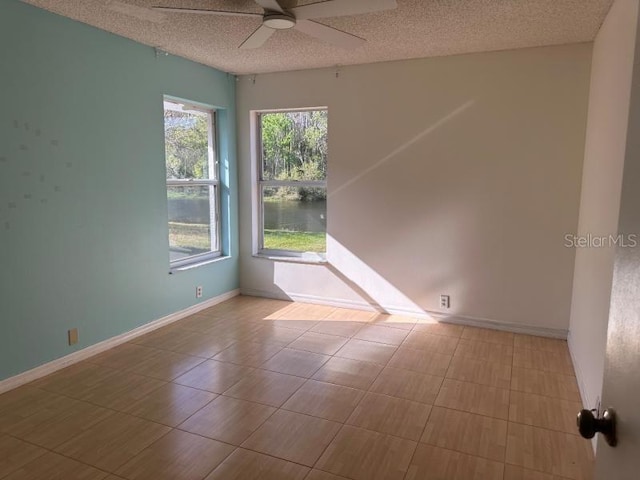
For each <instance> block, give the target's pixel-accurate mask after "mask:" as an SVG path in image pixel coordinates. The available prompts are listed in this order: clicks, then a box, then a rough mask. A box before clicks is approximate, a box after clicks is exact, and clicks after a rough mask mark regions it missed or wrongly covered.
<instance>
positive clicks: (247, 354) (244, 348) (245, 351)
mask: <svg viewBox="0 0 640 480" xmlns="http://www.w3.org/2000/svg"><path fill="white" fill-rule="evenodd" d="M280 350H282V347H281V346H279V345H274V344H269V343H256V342H239V343H236V344H234V345H232V346H230V347H229V348H227V349H226V350H223V351H222V352H220V353H219V354H218V355H216V356H215V357H213V359H214V360H219V361H221V362H231V363H237V364H238V365H245V366H247V367H259V366H260V365H262V364H263V363H264V362H266V361H267V360H269V359H270V358H271V357H273V356H274V355H275V354H276V353H278V352H279V351H280Z"/></svg>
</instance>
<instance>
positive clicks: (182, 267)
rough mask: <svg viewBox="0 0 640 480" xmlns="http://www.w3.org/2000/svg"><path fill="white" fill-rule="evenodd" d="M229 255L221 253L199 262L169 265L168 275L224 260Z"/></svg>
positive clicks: (228, 257)
mask: <svg viewBox="0 0 640 480" xmlns="http://www.w3.org/2000/svg"><path fill="white" fill-rule="evenodd" d="M230 258H231V257H230V256H229V255H222V256H219V257H216V258H208V259H206V260H202V261H199V262H193V263H188V264H186V265H180V266H179V267H171V268H169V275H173V274H174V273H178V272H186V271H187V270H193V269H194V268H198V267H203V266H205V265H209V264H212V263H218V262H223V261H225V260H229V259H230Z"/></svg>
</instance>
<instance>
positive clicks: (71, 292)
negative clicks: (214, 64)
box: [0, 0, 239, 379]
mask: <svg viewBox="0 0 640 480" xmlns="http://www.w3.org/2000/svg"><path fill="white" fill-rule="evenodd" d="M163 95H171V96H174V97H179V98H186V99H190V100H193V101H196V102H201V103H204V104H208V105H212V106H216V107H219V108H221V109H223V111H222V112H221V113H220V114H219V122H218V123H219V137H220V138H219V147H220V158H221V160H222V170H223V172H222V177H223V178H222V179H223V182H224V186H223V206H222V208H223V211H224V212H225V214H226V217H225V224H224V227H223V235H224V243H223V245H224V249H225V251H226V253H228V254H229V255H230V258H229V259H225V260H222V261H219V262H217V263H214V264H210V265H206V266H202V267H199V268H196V269H193V270H190V271H185V272H179V273H176V274H173V275H169V273H168V272H169V254H168V246H169V245H168V238H167V234H168V231H167V230H168V229H167V199H166V190H165V166H164V137H163V135H164V134H163V106H162V99H163ZM234 102H235V79H234V77H233V76H231V75H227V74H226V73H223V72H219V71H217V70H214V69H211V68H208V67H205V66H202V65H199V64H196V63H193V62H190V61H187V60H184V59H181V58H178V57H174V56H159V57H156V54H155V51H154V49H152V48H150V47H146V46H143V45H140V44H137V43H135V42H132V41H130V40H126V39H124V38H121V37H118V36H115V35H111V34H109V33H106V32H103V31H101V30H98V29H95V28H92V27H89V26H86V25H83V24H80V23H77V22H74V21H71V20H68V19H66V18H63V17H59V16H56V15H53V14H51V13H48V12H45V11H43V10H40V9H37V8H34V7H31V6H29V5H25V4H23V3H20V2H19V1H18V0H2V2H0V379H3V378H7V377H10V376H13V375H15V374H18V373H20V372H23V371H25V370H28V369H30V368H33V367H35V366H37V365H40V364H42V363H45V362H47V361H50V360H53V359H56V358H59V357H61V356H64V355H66V354H69V353H72V352H73V351H75V350H77V349H80V348H84V347H87V346H89V345H92V344H94V343H96V342H99V341H102V340H105V339H108V338H110V337H113V336H115V335H118V334H120V333H123V332H126V331H129V330H131V329H133V328H135V327H138V326H140V325H143V324H145V323H148V322H150V321H152V320H155V319H158V318H161V317H163V316H165V315H168V314H170V313H173V312H176V311H179V310H182V309H184V308H187V307H189V306H190V305H193V304H195V303H197V302H196V299H195V286H196V285H203V286H204V298H203V300H206V299H207V298H211V297H213V296H217V295H220V294H222V293H224V292H228V291H230V290H233V289H235V288H238V284H239V281H238V255H237V254H238V247H237V243H238V241H237V240H238V235H237V230H238V227H237V210H238V208H237V197H236V190H237V188H236V185H237V173H236V160H235V104H234ZM198 301H200V300H198ZM72 327H77V328H79V333H80V343H79V344H78V345H77V346H74V347H69V346H68V345H67V338H66V332H67V330H68V329H69V328H72Z"/></svg>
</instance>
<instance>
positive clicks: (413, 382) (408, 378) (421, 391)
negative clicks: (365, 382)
mask: <svg viewBox="0 0 640 480" xmlns="http://www.w3.org/2000/svg"><path fill="white" fill-rule="evenodd" d="M442 380H443V378H442V377H436V376H433V375H425V374H422V373H418V372H412V371H411V370H403V369H400V368H393V367H386V368H385V369H384V370H383V371H382V372H381V373H380V375H378V378H376V381H375V382H374V383H373V385H372V386H371V388H370V390H371V391H372V392H375V393H382V394H384V395H390V396H392V397H398V398H404V399H406V400H413V401H415V402H422V403H428V404H431V405H433V402H435V401H436V397H437V396H438V392H439V391H440V386H441V385H442Z"/></svg>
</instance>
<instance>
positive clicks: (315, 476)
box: [304, 470, 349, 480]
mask: <svg viewBox="0 0 640 480" xmlns="http://www.w3.org/2000/svg"><path fill="white" fill-rule="evenodd" d="M304 480H349V479H348V478H345V477H339V476H338V475H334V474H333V473H327V472H323V471H322V470H311V471H310V472H309V475H308V476H306V477H305V479H304Z"/></svg>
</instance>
